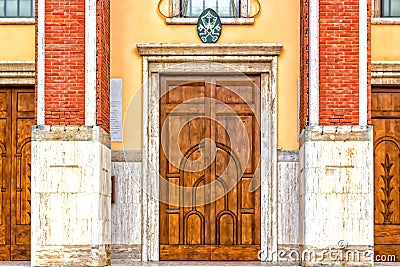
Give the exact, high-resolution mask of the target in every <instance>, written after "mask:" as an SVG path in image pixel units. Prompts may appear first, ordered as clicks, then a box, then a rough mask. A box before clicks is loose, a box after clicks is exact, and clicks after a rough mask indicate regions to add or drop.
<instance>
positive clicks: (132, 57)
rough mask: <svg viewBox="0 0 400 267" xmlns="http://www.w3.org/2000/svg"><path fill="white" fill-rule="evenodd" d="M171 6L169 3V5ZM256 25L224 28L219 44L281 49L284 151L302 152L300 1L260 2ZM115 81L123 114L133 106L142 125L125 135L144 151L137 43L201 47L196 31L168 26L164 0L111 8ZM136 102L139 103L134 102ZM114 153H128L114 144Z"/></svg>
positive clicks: (116, 3) (120, 0)
mask: <svg viewBox="0 0 400 267" xmlns="http://www.w3.org/2000/svg"><path fill="white" fill-rule="evenodd" d="M164 1H168V0H164ZM260 2H261V12H260V14H259V15H258V16H257V17H256V18H255V23H254V24H253V25H224V26H223V29H222V35H221V37H220V39H219V41H218V43H281V44H282V45H283V51H282V53H281V55H280V56H279V58H278V68H279V75H278V145H279V146H281V147H282V148H283V149H298V142H297V78H298V77H299V58H300V55H299V51H300V50H299V46H300V39H299V36H300V26H299V1H297V0H286V1H282V0H270V1H260ZM111 4H112V6H111V77H113V78H122V79H123V110H124V111H125V110H126V109H127V106H128V105H129V104H130V102H131V101H133V103H134V105H135V109H136V110H137V113H138V116H137V120H136V121H134V122H129V123H124V125H125V127H124V130H125V131H126V132H125V134H127V133H128V134H129V135H130V137H131V138H134V139H135V140H137V142H136V146H135V149H141V119H140V118H141V110H140V102H141V99H140V96H138V95H137V94H138V92H139V91H140V90H139V89H140V87H141V83H142V78H141V59H140V57H139V55H138V52H137V50H136V44H137V43H201V41H200V40H199V38H198V36H197V31H196V26H195V25H167V24H166V23H165V19H164V17H162V15H161V14H160V13H159V12H158V10H157V4H158V0H150V1H139V0H113V1H112V2H111ZM132 99H133V100H132ZM112 147H113V149H122V148H123V146H122V145H121V144H120V143H114V144H113V146H112Z"/></svg>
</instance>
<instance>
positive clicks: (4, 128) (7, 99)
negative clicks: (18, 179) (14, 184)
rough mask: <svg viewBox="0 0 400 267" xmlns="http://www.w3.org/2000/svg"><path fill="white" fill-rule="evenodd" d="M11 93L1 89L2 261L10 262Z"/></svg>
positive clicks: (0, 194)
mask: <svg viewBox="0 0 400 267" xmlns="http://www.w3.org/2000/svg"><path fill="white" fill-rule="evenodd" d="M10 128H11V91H10V90H3V89H0V153H1V154H0V156H1V157H0V260H10V243H11V236H10V231H11V221H10V196H11V195H10V182H11V181H10V176H11V168H10V165H11V129H10Z"/></svg>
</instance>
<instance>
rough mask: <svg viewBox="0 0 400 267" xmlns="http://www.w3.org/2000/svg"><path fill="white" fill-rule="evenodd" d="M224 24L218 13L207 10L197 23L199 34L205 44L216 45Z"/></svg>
mask: <svg viewBox="0 0 400 267" xmlns="http://www.w3.org/2000/svg"><path fill="white" fill-rule="evenodd" d="M221 30H222V23H221V19H220V18H219V16H218V14H217V12H215V11H214V10H213V9H211V8H207V9H205V10H204V11H203V12H202V13H201V14H200V16H199V19H198V21H197V34H198V35H199V37H200V39H201V41H202V42H203V43H215V42H217V41H218V39H219V36H220V35H221Z"/></svg>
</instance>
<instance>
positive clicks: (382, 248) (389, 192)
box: [372, 88, 400, 261]
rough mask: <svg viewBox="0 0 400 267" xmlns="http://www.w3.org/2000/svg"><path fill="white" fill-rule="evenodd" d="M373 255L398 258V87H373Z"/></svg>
mask: <svg viewBox="0 0 400 267" xmlns="http://www.w3.org/2000/svg"><path fill="white" fill-rule="evenodd" d="M372 125H373V127H374V198H375V202H374V204H375V208H374V210H375V227H374V237H375V238H374V239H375V240H374V241H375V255H385V256H389V255H395V257H396V260H397V261H400V88H373V90H372Z"/></svg>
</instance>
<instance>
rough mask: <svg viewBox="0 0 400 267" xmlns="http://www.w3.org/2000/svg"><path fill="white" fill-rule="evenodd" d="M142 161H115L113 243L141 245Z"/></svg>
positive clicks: (112, 213)
mask: <svg viewBox="0 0 400 267" xmlns="http://www.w3.org/2000/svg"><path fill="white" fill-rule="evenodd" d="M141 165H142V163H141V162H113V163H112V172H111V173H112V175H113V176H115V189H114V190H115V191H114V192H115V203H113V204H112V205H111V215H112V216H111V218H112V224H111V236H112V238H111V241H112V242H111V244H113V245H114V244H115V245H120V244H121V245H131V244H136V245H140V244H141V243H142V242H141V237H142V225H141V224H142V204H141V201H140V200H141V196H140V195H141V193H142V191H141V179H142V176H141V172H142V170H141V167H142V166H141Z"/></svg>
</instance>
